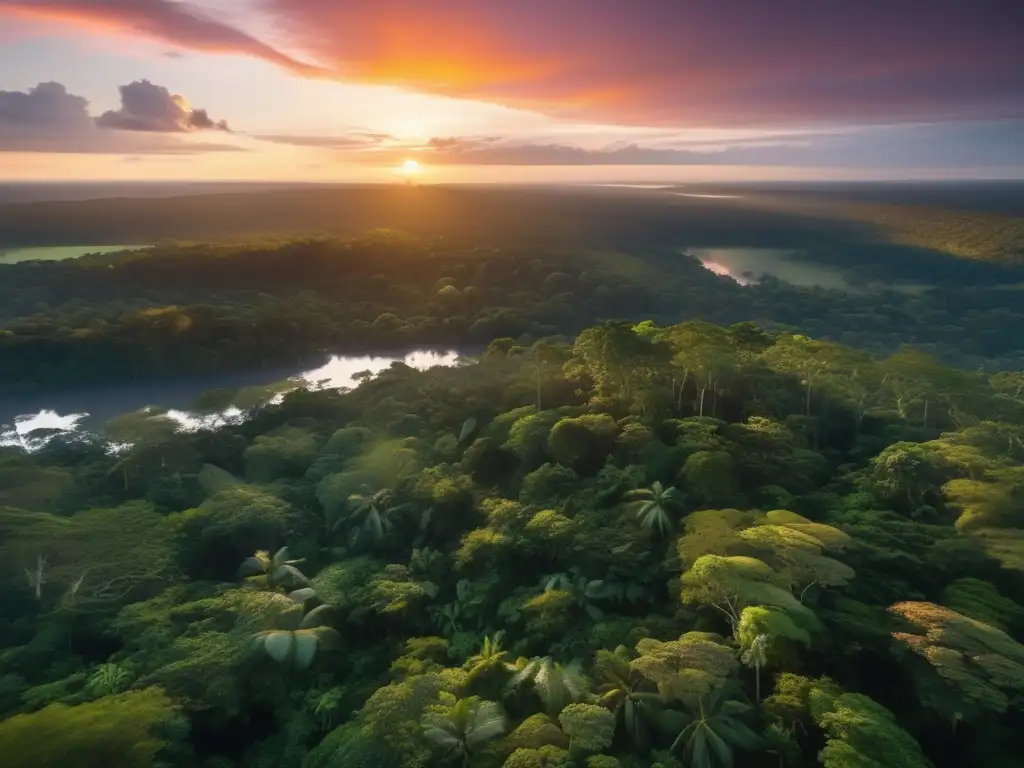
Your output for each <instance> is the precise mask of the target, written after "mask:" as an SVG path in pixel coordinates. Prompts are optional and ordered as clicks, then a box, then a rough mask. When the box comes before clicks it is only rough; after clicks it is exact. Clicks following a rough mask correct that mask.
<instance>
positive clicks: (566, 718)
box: [558, 703, 615, 753]
mask: <svg viewBox="0 0 1024 768" xmlns="http://www.w3.org/2000/svg"><path fill="white" fill-rule="evenodd" d="M558 722H559V723H561V725H562V730H563V731H565V734H566V735H567V736H568V737H569V739H570V742H569V750H570V752H583V753H592V752H600V751H601V750H602V749H604V748H606V747H609V746H611V743H612V739H613V738H614V736H615V715H614V714H612V713H611V712H609V711H608V710H607V709H605V708H604V707H599V706H597V705H595V704H582V703H581V704H569V705H568V706H566V707H565V708H564V709H563V710H562V711H561V712H560V713H559V715H558Z"/></svg>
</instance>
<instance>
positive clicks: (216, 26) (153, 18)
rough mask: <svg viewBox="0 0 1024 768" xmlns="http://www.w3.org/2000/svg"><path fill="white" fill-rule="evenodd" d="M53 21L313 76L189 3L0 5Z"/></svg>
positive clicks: (17, 1) (5, 1)
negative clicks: (240, 56) (265, 63)
mask: <svg viewBox="0 0 1024 768" xmlns="http://www.w3.org/2000/svg"><path fill="white" fill-rule="evenodd" d="M4 9H7V10H9V11H11V12H14V13H19V14H22V15H27V16H31V17H35V18H42V19H48V20H53V21H66V22H71V23H76V24H90V25H99V26H102V27H104V28H106V29H108V30H110V31H113V32H119V33H122V34H130V35H139V34H141V35H145V36H147V37H150V38H153V39H155V40H159V41H161V42H165V43H170V44H171V45H176V46H181V47H183V48H191V49H194V50H199V51H209V52H214V53H240V54H245V55H247V56H253V57H255V58H258V59H263V60H264V61H269V62H270V63H272V64H276V65H278V66H281V67H284V68H285V69H288V70H290V71H292V72H295V73H297V74H301V75H305V76H308V77H314V76H317V75H323V74H324V72H323V70H322V69H320V68H318V67H315V66H311V65H309V64H305V63H303V62H301V61H299V60H297V59H295V58H292V57H291V56H288V55H287V54H285V53H282V52H281V51H278V50H277V49H276V48H274V47H273V46H270V45H268V44H266V43H264V42H262V41H260V40H258V39H256V38H255V37H253V36H252V35H249V34H248V33H246V32H244V31H242V30H241V29H239V28H237V27H235V26H233V25H231V24H228V23H227V22H224V21H221V20H219V19H217V18H216V17H214V16H213V15H212V14H210V13H207V12H204V11H203V10H202V9H201V8H199V7H197V6H196V5H193V4H191V3H184V2H177V0H0V10H4Z"/></svg>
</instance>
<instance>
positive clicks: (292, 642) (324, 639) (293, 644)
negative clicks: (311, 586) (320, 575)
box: [256, 590, 341, 669]
mask: <svg viewBox="0 0 1024 768" xmlns="http://www.w3.org/2000/svg"><path fill="white" fill-rule="evenodd" d="M300 591H301V590H300ZM282 599H283V596H282ZM293 599H295V600H296V601H297V602H298V599H297V598H293ZM331 610H332V609H331V606H329V605H321V606H320V607H319V608H314V609H313V610H312V611H310V612H309V613H305V612H304V611H303V609H302V605H301V603H300V604H298V605H296V606H295V607H293V608H292V609H290V610H288V611H285V612H284V613H282V614H281V615H280V616H279V617H278V622H279V625H280V628H279V629H270V630H267V631H265V632H259V633H257V634H256V643H257V645H259V646H261V647H262V648H263V650H264V651H266V653H267V655H268V656H269V657H270V658H272V659H273V660H274V661H277V662H280V663H282V664H293V665H294V666H295V667H297V668H298V669H305V668H306V667H308V666H309V665H310V664H312V663H313V659H314V658H315V657H316V654H317V652H318V651H321V650H323V651H334V650H337V649H338V647H339V646H340V645H341V635H339V634H338V631H337V630H335V629H332V628H331V627H328V626H326V623H327V621H328V619H329V618H330V613H331Z"/></svg>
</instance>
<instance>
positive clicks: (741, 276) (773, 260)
mask: <svg viewBox="0 0 1024 768" xmlns="http://www.w3.org/2000/svg"><path fill="white" fill-rule="evenodd" d="M686 252H687V253H689V254H690V255H691V256H695V257H697V258H698V259H700V261H701V263H702V264H703V265H704V266H705V267H706V268H707V269H710V270H711V271H712V272H714V273H715V274H719V275H724V276H726V277H731V278H732V279H733V280H735V281H736V282H738V283H739V284H740V285H749V284H750V283H753V282H757V280H758V278H760V277H761V276H762V275H771V276H772V277H775V278H778V279H779V280H783V281H785V282H787V283H793V284H794V285H802V286H806V287H810V286H818V287H821V288H835V289H840V290H850V289H851V286H850V284H849V283H848V282H847V280H846V278H845V277H844V275H843V273H842V272H841V271H840V270H838V269H835V268H832V267H828V266H826V265H823V264H815V263H813V262H809V261H803V260H800V259H795V258H793V257H794V256H795V255H796V253H797V251H793V250H786V249H781V248H688V249H687V250H686Z"/></svg>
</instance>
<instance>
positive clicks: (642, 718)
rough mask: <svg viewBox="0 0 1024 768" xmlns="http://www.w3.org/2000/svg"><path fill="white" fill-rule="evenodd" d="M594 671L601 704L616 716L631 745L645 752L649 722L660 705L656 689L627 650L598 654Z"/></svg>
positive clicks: (618, 649) (604, 651)
mask: <svg viewBox="0 0 1024 768" xmlns="http://www.w3.org/2000/svg"><path fill="white" fill-rule="evenodd" d="M594 670H595V672H596V673H597V677H598V680H599V681H600V685H599V686H598V689H597V692H598V694H599V695H600V697H601V698H600V702H601V704H602V705H603V706H605V707H607V708H608V709H609V710H611V712H613V713H614V714H615V717H616V719H617V721H620V722H621V723H622V727H623V729H624V730H625V732H626V735H627V736H628V737H629V739H630V741H631V742H633V744H634V745H635V746H636V747H638V748H639V749H646V748H647V746H648V743H649V740H650V720H652V719H653V716H654V714H655V713H656V712H657V708H658V705H659V704H660V702H661V696H660V694H659V693H658V692H657V688H656V687H655V685H654V684H653V683H652V682H651V681H650V680H648V679H647V678H645V677H644V676H643V675H642V674H640V672H638V671H637V670H635V669H634V668H633V667H632V666H631V664H630V657H629V653H628V651H627V650H626V648H625V646H619V647H618V648H616V649H615V650H614V651H606V650H598V651H597V654H596V656H595V659H594Z"/></svg>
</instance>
